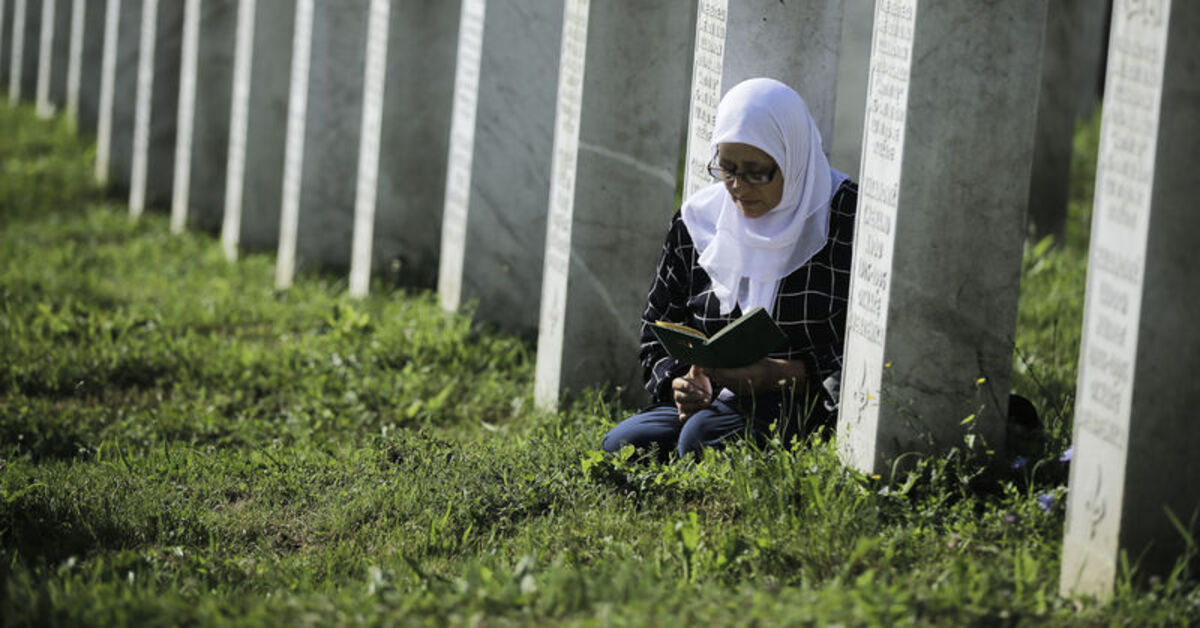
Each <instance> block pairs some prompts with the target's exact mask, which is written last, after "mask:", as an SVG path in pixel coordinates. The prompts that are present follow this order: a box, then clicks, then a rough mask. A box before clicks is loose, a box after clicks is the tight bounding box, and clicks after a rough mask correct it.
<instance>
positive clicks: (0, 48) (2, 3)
mask: <svg viewBox="0 0 1200 628" xmlns="http://www.w3.org/2000/svg"><path fill="white" fill-rule="evenodd" d="M12 11H13V3H12V2H9V0H0V85H8V72H9V55H11V54H12V33H11V30H9V29H11V28H12Z"/></svg>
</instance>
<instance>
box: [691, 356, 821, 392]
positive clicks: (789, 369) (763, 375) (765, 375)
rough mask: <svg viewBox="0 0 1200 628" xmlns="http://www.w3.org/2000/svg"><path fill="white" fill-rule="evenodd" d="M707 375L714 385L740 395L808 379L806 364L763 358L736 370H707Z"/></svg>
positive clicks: (776, 388) (777, 388) (774, 388)
mask: <svg viewBox="0 0 1200 628" xmlns="http://www.w3.org/2000/svg"><path fill="white" fill-rule="evenodd" d="M705 373H706V374H707V375H708V377H709V381H710V382H711V384H712V385H715V386H717V387H719V388H728V389H730V390H732V391H733V392H734V393H736V394H738V395H746V394H749V393H751V392H754V391H760V392H761V391H765V390H779V389H780V388H782V387H784V386H786V385H788V384H791V383H801V382H803V381H804V380H805V379H806V377H807V371H806V369H805V368H804V362H801V361H800V360H781V359H779V358H763V359H761V360H759V361H758V362H755V363H754V364H751V365H749V366H743V367H739V368H735V369H705Z"/></svg>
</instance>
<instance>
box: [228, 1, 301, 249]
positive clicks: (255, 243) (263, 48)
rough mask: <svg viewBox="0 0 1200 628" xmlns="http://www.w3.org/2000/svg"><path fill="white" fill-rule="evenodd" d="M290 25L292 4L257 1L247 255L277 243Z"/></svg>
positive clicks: (245, 205) (245, 193)
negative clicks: (250, 251) (249, 251)
mask: <svg viewBox="0 0 1200 628" xmlns="http://www.w3.org/2000/svg"><path fill="white" fill-rule="evenodd" d="M294 25H295V3H294V2H293V1H292V0H257V6H256V7H255V18H254V46H253V48H254V52H253V55H252V56H253V58H252V60H251V69H250V106H249V119H248V121H247V128H246V133H247V137H246V162H245V163H246V170H245V173H244V175H243V183H242V217H241V233H240V236H239V238H238V240H239V243H240V245H241V246H242V248H246V249H249V250H252V251H264V250H274V249H275V246H276V244H278V242H279V208H280V206H281V204H282V195H281V190H282V188H283V163H284V147H285V145H286V142H285V140H286V136H287V113H288V87H289V80H290V76H289V74H288V72H289V70H290V68H291V64H292V29H293V27H294Z"/></svg>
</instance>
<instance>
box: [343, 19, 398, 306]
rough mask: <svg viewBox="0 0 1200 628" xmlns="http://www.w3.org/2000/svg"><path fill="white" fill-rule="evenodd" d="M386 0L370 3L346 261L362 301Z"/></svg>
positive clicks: (367, 274) (371, 228) (379, 130)
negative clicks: (350, 227)
mask: <svg viewBox="0 0 1200 628" xmlns="http://www.w3.org/2000/svg"><path fill="white" fill-rule="evenodd" d="M390 11H391V3H390V1H389V0H371V8H370V16H369V18H368V20H369V21H368V23H367V51H366V63H365V66H366V67H365V69H364V72H363V110H362V130H361V131H360V132H359V136H360V138H361V140H360V141H359V149H358V180H357V185H356V186H355V190H354V232H353V239H352V243H351V259H350V296H353V297H364V296H366V295H367V292H368V289H369V288H370V285H371V247H372V244H373V242H372V240H373V238H374V232H375V200H376V197H377V194H376V191H377V189H378V183H379V144H380V136H381V135H382V134H383V93H384V78H385V77H386V75H387V50H388V18H389V14H390Z"/></svg>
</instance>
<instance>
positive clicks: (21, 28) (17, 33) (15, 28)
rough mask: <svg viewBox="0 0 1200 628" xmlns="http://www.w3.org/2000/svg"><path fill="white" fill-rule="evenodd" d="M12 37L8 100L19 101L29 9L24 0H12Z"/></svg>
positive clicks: (13, 102) (11, 101)
mask: <svg viewBox="0 0 1200 628" xmlns="http://www.w3.org/2000/svg"><path fill="white" fill-rule="evenodd" d="M12 1H13V11H12V37H11V41H10V43H9V50H10V52H9V54H8V102H9V103H10V104H12V105H16V104H17V103H18V102H20V101H21V87H22V85H21V83H22V74H23V73H24V71H25V23H26V22H27V21H28V20H27V19H26V13H27V12H28V10H29V6H28V3H27V2H26V0H12Z"/></svg>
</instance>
